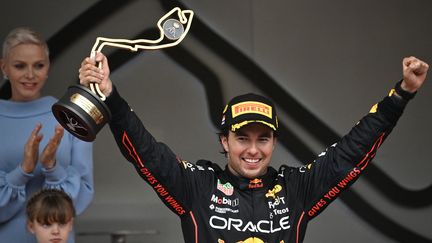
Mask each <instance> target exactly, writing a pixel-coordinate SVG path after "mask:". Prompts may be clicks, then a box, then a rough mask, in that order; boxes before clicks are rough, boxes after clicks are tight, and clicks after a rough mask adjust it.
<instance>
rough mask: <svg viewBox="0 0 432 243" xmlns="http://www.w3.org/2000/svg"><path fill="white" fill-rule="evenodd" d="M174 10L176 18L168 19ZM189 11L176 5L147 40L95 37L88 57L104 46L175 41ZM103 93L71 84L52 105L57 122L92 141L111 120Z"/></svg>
mask: <svg viewBox="0 0 432 243" xmlns="http://www.w3.org/2000/svg"><path fill="white" fill-rule="evenodd" d="M175 13H177V16H176V18H172V16H175ZM193 15H194V13H193V11H192V10H181V9H180V8H178V7H176V8H173V9H172V10H171V11H169V12H168V13H167V14H165V15H164V16H162V18H160V19H159V21H158V22H157V27H158V29H159V32H160V37H159V38H158V39H156V40H148V39H137V40H128V39H111V38H105V37H98V38H97V39H96V42H95V44H94V45H93V48H92V50H91V54H90V57H94V55H95V54H96V52H100V51H101V50H102V48H104V47H105V46H111V47H117V48H122V49H129V50H130V51H138V50H141V49H143V50H156V49H162V48H168V47H172V46H175V45H177V44H179V43H180V42H181V41H182V40H183V39H184V38H185V37H186V34H187V33H188V31H189V28H190V26H191V23H192V18H193ZM105 98H106V97H105V95H104V94H103V93H102V92H100V90H99V86H98V84H96V83H91V84H90V89H88V88H86V87H84V86H82V85H72V86H70V87H69V88H68V90H67V92H66V94H65V95H64V96H63V97H62V98H61V99H60V100H59V101H58V102H57V103H55V104H54V105H53V106H52V112H53V114H54V116H55V118H56V119H57V121H58V122H59V123H60V124H61V125H62V126H63V127H64V128H65V129H66V130H68V131H69V132H70V133H72V134H73V135H74V136H75V137H77V138H79V139H81V140H84V141H93V140H94V139H95V138H96V134H97V133H98V132H99V131H100V130H101V129H102V127H103V126H104V125H105V124H106V123H108V122H109V121H110V119H111V112H110V110H109V109H108V107H107V106H106V105H105V103H104V101H105Z"/></svg>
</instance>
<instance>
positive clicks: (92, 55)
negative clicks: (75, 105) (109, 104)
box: [90, 51, 106, 101]
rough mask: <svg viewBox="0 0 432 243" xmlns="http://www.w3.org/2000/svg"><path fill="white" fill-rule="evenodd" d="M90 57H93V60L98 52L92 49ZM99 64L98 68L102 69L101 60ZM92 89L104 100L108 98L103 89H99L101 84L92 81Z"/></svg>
mask: <svg viewBox="0 0 432 243" xmlns="http://www.w3.org/2000/svg"><path fill="white" fill-rule="evenodd" d="M90 58H92V59H93V60H94V59H95V58H96V52H95V51H92V52H91V53H90ZM97 65H98V68H99V69H102V63H101V62H99V63H98V64H97ZM90 90H91V91H92V92H93V93H95V94H96V95H97V96H99V98H100V99H101V100H102V101H105V100H106V96H105V95H104V94H103V93H102V91H101V90H100V89H99V84H97V83H94V82H92V83H90Z"/></svg>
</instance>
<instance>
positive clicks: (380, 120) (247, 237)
mask: <svg viewBox="0 0 432 243" xmlns="http://www.w3.org/2000/svg"><path fill="white" fill-rule="evenodd" d="M95 61H96V62H102V68H101V69H99V68H98V67H96V65H95V64H96V62H95ZM402 66H403V70H402V72H403V79H402V81H400V82H397V83H396V85H395V86H394V88H393V89H391V91H390V92H389V94H388V95H387V96H386V97H384V98H383V100H382V101H380V102H379V103H377V104H376V105H374V106H373V107H372V108H371V109H370V111H369V113H368V114H367V115H365V116H364V117H363V118H362V119H361V120H360V121H359V122H358V123H357V124H356V125H355V126H354V127H353V128H352V130H351V131H350V132H349V133H348V134H347V135H345V136H344V137H342V138H341V140H340V141H339V142H337V143H335V144H333V145H331V146H330V147H328V148H327V149H326V150H325V151H324V152H322V153H321V154H320V155H319V156H318V157H317V158H316V160H315V161H313V162H312V163H310V164H307V165H306V166H303V167H299V168H295V167H291V166H288V165H282V166H280V167H279V168H278V169H274V168H273V167H271V166H270V161H271V157H272V153H273V149H274V148H275V144H276V140H277V135H278V118H277V115H276V109H275V106H274V104H273V103H272V102H271V101H270V100H269V99H268V98H265V97H263V96H260V95H256V94H252V93H248V94H243V95H239V96H236V97H234V98H233V99H231V100H230V101H229V102H228V104H227V105H226V107H225V109H224V110H223V113H222V117H221V123H220V136H219V138H220V143H221V145H222V148H223V150H224V152H225V155H226V158H227V165H226V167H225V168H224V169H222V168H220V167H219V166H218V165H217V164H216V163H212V162H210V161H205V160H200V161H197V162H196V163H191V162H187V161H183V160H181V159H179V157H178V156H177V155H176V154H175V153H174V152H172V151H171V150H170V148H169V147H168V146H167V145H165V144H163V143H160V142H157V141H156V139H155V138H154V137H153V136H152V135H151V134H150V133H149V132H148V131H147V130H146V129H145V128H144V126H143V124H142V122H141V121H140V120H139V118H138V117H137V115H136V114H135V113H134V112H133V110H132V109H131V108H130V107H129V105H128V103H127V102H126V101H125V100H124V99H123V98H122V97H121V96H120V95H119V92H118V91H117V90H116V88H115V86H113V84H112V82H111V80H110V78H109V73H110V71H109V65H108V61H107V58H106V57H105V56H104V55H103V54H102V53H97V55H96V59H90V58H85V59H84V60H83V62H82V63H81V68H80V70H79V72H80V75H79V77H80V83H81V84H82V85H84V86H88V85H89V83H90V82H96V83H98V84H99V86H100V89H101V91H102V92H103V93H104V94H105V95H106V96H107V99H106V101H105V103H106V104H107V106H108V107H109V109H110V110H111V112H112V120H111V122H110V128H111V131H112V133H113V135H114V137H115V139H116V141H117V144H118V146H119V148H120V150H121V152H122V154H123V155H124V157H125V158H126V159H127V160H128V161H130V162H131V163H132V164H133V165H134V166H135V168H136V171H137V173H138V174H139V175H140V176H141V177H142V178H143V179H144V180H145V181H147V182H148V183H149V185H150V186H151V187H152V188H153V189H154V191H155V192H156V194H157V195H158V196H159V197H160V199H161V200H162V202H163V203H165V205H166V206H167V207H168V208H169V209H171V210H172V211H173V212H174V213H175V214H177V215H178V216H179V217H180V219H181V226H182V231H183V237H184V241H185V242H187V243H196V242H200V243H213V242H215V243H224V242H250V243H259V242H276V243H282V242H283V243H287V242H296V243H298V242H302V241H303V239H304V237H305V232H306V227H307V224H308V222H309V221H310V220H311V219H313V218H314V217H315V216H317V215H318V214H319V213H321V212H322V210H323V209H325V208H326V207H327V206H328V205H329V203H331V202H332V201H333V200H334V199H335V198H336V197H337V196H339V195H340V193H341V192H342V191H343V190H344V189H346V188H347V187H349V186H350V185H351V184H352V183H353V182H354V181H356V180H357V179H358V177H359V176H360V175H362V174H363V173H364V171H365V169H366V168H367V167H368V163H369V162H370V161H371V160H372V158H373V157H374V155H375V154H376V151H377V149H378V148H379V147H380V145H381V144H382V143H383V141H384V140H385V138H386V137H387V136H388V135H389V133H390V132H391V130H392V129H393V127H394V126H395V125H396V122H397V120H398V119H399V117H400V116H401V114H402V112H403V110H404V107H405V106H406V104H407V102H408V101H409V100H410V99H411V98H413V96H414V95H415V94H416V91H417V90H418V89H419V88H420V87H421V86H422V84H423V82H424V81H425V78H426V74H427V71H428V68H429V66H428V64H427V63H425V62H423V61H421V60H419V59H417V58H416V57H406V58H404V59H403V61H402Z"/></svg>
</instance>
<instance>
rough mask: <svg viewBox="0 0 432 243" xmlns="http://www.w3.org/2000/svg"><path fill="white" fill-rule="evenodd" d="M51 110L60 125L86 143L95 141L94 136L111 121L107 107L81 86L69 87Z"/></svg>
mask: <svg viewBox="0 0 432 243" xmlns="http://www.w3.org/2000/svg"><path fill="white" fill-rule="evenodd" d="M51 109H52V112H53V114H54V117H55V118H56V119H57V121H58V122H59V123H60V125H62V126H63V127H64V128H65V129H66V130H67V131H69V132H70V133H71V134H72V135H74V136H75V137H77V138H79V139H81V140H83V141H87V142H91V141H93V140H95V138H96V134H97V133H98V132H99V131H100V130H101V129H102V127H103V126H104V125H105V124H106V123H108V122H109V121H110V120H111V112H110V110H109V108H108V106H106V104H105V103H104V102H103V101H102V100H101V99H100V98H99V97H98V96H96V94H94V93H93V92H92V91H91V90H90V89H88V88H86V87H84V86H82V85H72V86H70V87H69V88H68V90H67V92H66V94H65V95H64V96H63V97H62V98H61V99H60V100H59V101H57V102H56V103H55V104H54V105H53V106H52V108H51Z"/></svg>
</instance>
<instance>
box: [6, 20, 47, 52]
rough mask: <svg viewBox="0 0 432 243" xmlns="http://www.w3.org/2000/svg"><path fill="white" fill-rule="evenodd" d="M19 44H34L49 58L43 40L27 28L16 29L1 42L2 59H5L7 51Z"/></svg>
mask: <svg viewBox="0 0 432 243" xmlns="http://www.w3.org/2000/svg"><path fill="white" fill-rule="evenodd" d="M20 44H35V45H39V46H41V47H42V48H43V49H44V50H45V53H46V54H47V56H48V57H49V49H48V45H47V43H46V41H45V39H44V38H43V37H42V36H41V35H40V34H39V33H37V32H36V31H34V30H32V29H30V28H28V27H18V28H15V29H13V30H11V31H10V32H9V34H8V35H7V36H6V38H5V40H4V41H3V53H2V54H3V56H2V57H3V58H5V57H6V56H7V55H8V54H9V51H10V50H11V49H12V48H14V47H15V46H17V45H20Z"/></svg>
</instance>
